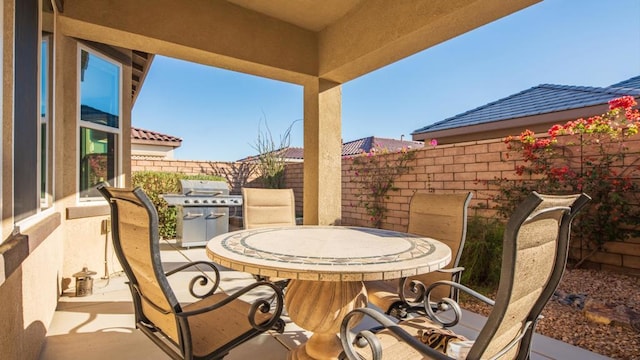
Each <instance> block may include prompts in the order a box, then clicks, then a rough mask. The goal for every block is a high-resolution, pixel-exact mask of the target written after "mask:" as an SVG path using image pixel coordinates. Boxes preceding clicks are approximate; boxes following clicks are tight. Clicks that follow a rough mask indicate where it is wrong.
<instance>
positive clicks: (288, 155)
mask: <svg viewBox="0 0 640 360" xmlns="http://www.w3.org/2000/svg"><path fill="white" fill-rule="evenodd" d="M376 146H377V147H378V148H380V149H387V150H389V151H398V150H402V148H411V149H419V148H421V147H423V146H424V143H423V142H421V141H410V140H397V139H387V138H379V137H375V136H369V137H366V138H362V139H358V140H353V141H349V142H346V143H343V144H342V156H343V157H344V156H354V155H359V154H362V153H363V152H369V151H371V149H373V148H375V147H376ZM276 151H277V152H279V153H282V152H284V153H283V154H284V155H283V158H284V159H286V160H289V161H297V160H303V159H304V149H303V148H300V147H288V148H284V149H278V150H276ZM257 159H258V156H257V155H254V156H248V157H246V158H244V159H240V160H238V161H249V160H257Z"/></svg>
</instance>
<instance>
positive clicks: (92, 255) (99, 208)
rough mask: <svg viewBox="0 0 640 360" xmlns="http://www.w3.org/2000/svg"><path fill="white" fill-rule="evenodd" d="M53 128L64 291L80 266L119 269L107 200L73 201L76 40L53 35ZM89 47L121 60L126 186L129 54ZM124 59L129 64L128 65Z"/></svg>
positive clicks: (75, 180) (75, 179)
mask: <svg viewBox="0 0 640 360" xmlns="http://www.w3.org/2000/svg"><path fill="white" fill-rule="evenodd" d="M56 40H57V44H56V61H57V63H56V75H57V77H56V94H57V98H56V101H55V105H56V106H55V107H56V115H57V116H56V121H57V122H56V126H57V128H58V129H60V131H59V132H58V134H62V136H63V137H64V140H63V141H58V142H57V146H56V159H57V160H58V162H57V164H56V165H57V168H58V169H63V171H62V172H61V174H60V176H59V180H60V181H58V182H57V189H56V190H57V194H59V196H58V199H59V202H58V205H59V206H60V209H62V211H63V224H64V238H65V241H64V266H63V270H62V277H63V279H64V281H63V288H62V290H64V289H65V288H66V285H70V286H72V285H73V282H72V281H73V279H72V275H73V274H74V273H76V272H78V271H80V270H82V268H83V267H85V266H86V267H88V268H89V269H90V270H93V271H96V272H98V274H100V275H107V274H105V271H104V268H105V259H106V262H107V266H108V269H109V270H108V272H109V273H113V272H115V271H119V270H121V267H120V265H119V263H118V262H117V261H116V260H115V258H114V255H113V248H112V246H111V239H110V237H109V236H110V234H106V233H105V232H104V225H103V223H104V221H105V220H106V219H107V218H108V217H109V216H108V214H109V210H108V206H107V203H106V202H103V201H101V202H97V203H94V204H80V203H78V200H77V194H76V193H77V187H78V170H77V168H78V139H79V135H78V128H77V119H78V106H77V98H78V87H77V81H78V79H77V77H78V75H77V74H78V71H77V69H78V64H77V62H78V60H77V59H78V57H77V52H78V42H77V41H76V40H75V39H72V38H70V37H67V36H66V35H65V34H63V33H61V32H58V33H56ZM84 45H85V46H89V47H90V48H92V49H94V50H97V51H98V52H100V53H101V54H104V55H107V56H108V57H110V58H112V59H114V60H117V61H124V63H123V67H122V89H121V91H122V112H121V117H120V121H121V128H122V133H121V137H120V139H118V143H119V145H120V153H121V159H120V160H121V166H122V172H123V173H124V174H126V175H125V176H123V178H122V179H121V180H124V183H122V184H121V185H122V186H125V185H129V184H130V175H129V174H130V171H131V150H130V145H129V144H130V143H129V141H130V137H131V97H130V96H129V94H130V90H129V89H131V53H130V51H129V50H124V49H114V48H111V49H106V48H95V47H92V46H90V45H87V44H84ZM127 61H128V62H127Z"/></svg>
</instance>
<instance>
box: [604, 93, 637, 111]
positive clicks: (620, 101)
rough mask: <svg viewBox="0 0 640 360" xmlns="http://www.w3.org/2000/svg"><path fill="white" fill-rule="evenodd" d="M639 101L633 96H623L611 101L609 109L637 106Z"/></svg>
mask: <svg viewBox="0 0 640 360" xmlns="http://www.w3.org/2000/svg"><path fill="white" fill-rule="evenodd" d="M637 104H638V103H637V102H636V99H634V98H633V96H629V95H627V96H623V97H619V98H616V99H613V100H610V101H609V109H611V110H613V109H620V108H622V109H629V108H632V107H634V106H636V105H637Z"/></svg>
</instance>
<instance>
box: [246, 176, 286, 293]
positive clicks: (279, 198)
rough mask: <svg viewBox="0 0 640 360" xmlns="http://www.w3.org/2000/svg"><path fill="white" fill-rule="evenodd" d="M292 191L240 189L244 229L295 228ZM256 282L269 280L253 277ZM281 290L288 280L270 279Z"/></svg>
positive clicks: (258, 276) (264, 277)
mask: <svg viewBox="0 0 640 360" xmlns="http://www.w3.org/2000/svg"><path fill="white" fill-rule="evenodd" d="M295 200H296V199H295V197H294V195H293V189H262V188H242V222H243V224H244V228H245V229H256V228H263V227H277V226H295V225H296V205H295ZM254 277H255V278H256V280H258V281H260V280H267V281H268V280H270V278H269V277H267V276H262V275H254ZM271 280H272V281H274V282H275V283H276V284H277V285H279V286H280V287H281V288H282V289H284V288H286V287H287V285H288V284H289V279H280V278H278V279H271Z"/></svg>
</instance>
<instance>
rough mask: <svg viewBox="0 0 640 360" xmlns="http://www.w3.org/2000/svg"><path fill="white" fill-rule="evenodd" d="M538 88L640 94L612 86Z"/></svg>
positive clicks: (547, 86) (554, 86)
mask: <svg viewBox="0 0 640 360" xmlns="http://www.w3.org/2000/svg"><path fill="white" fill-rule="evenodd" d="M540 86H541V87H545V88H549V89H558V90H572V91H580V92H588V93H599V94H612V95H620V94H621V91H622V92H625V91H627V90H632V91H633V92H640V90H639V89H633V88H622V87H614V86H606V87H597V86H576V85H554V84H543V85H540Z"/></svg>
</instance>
